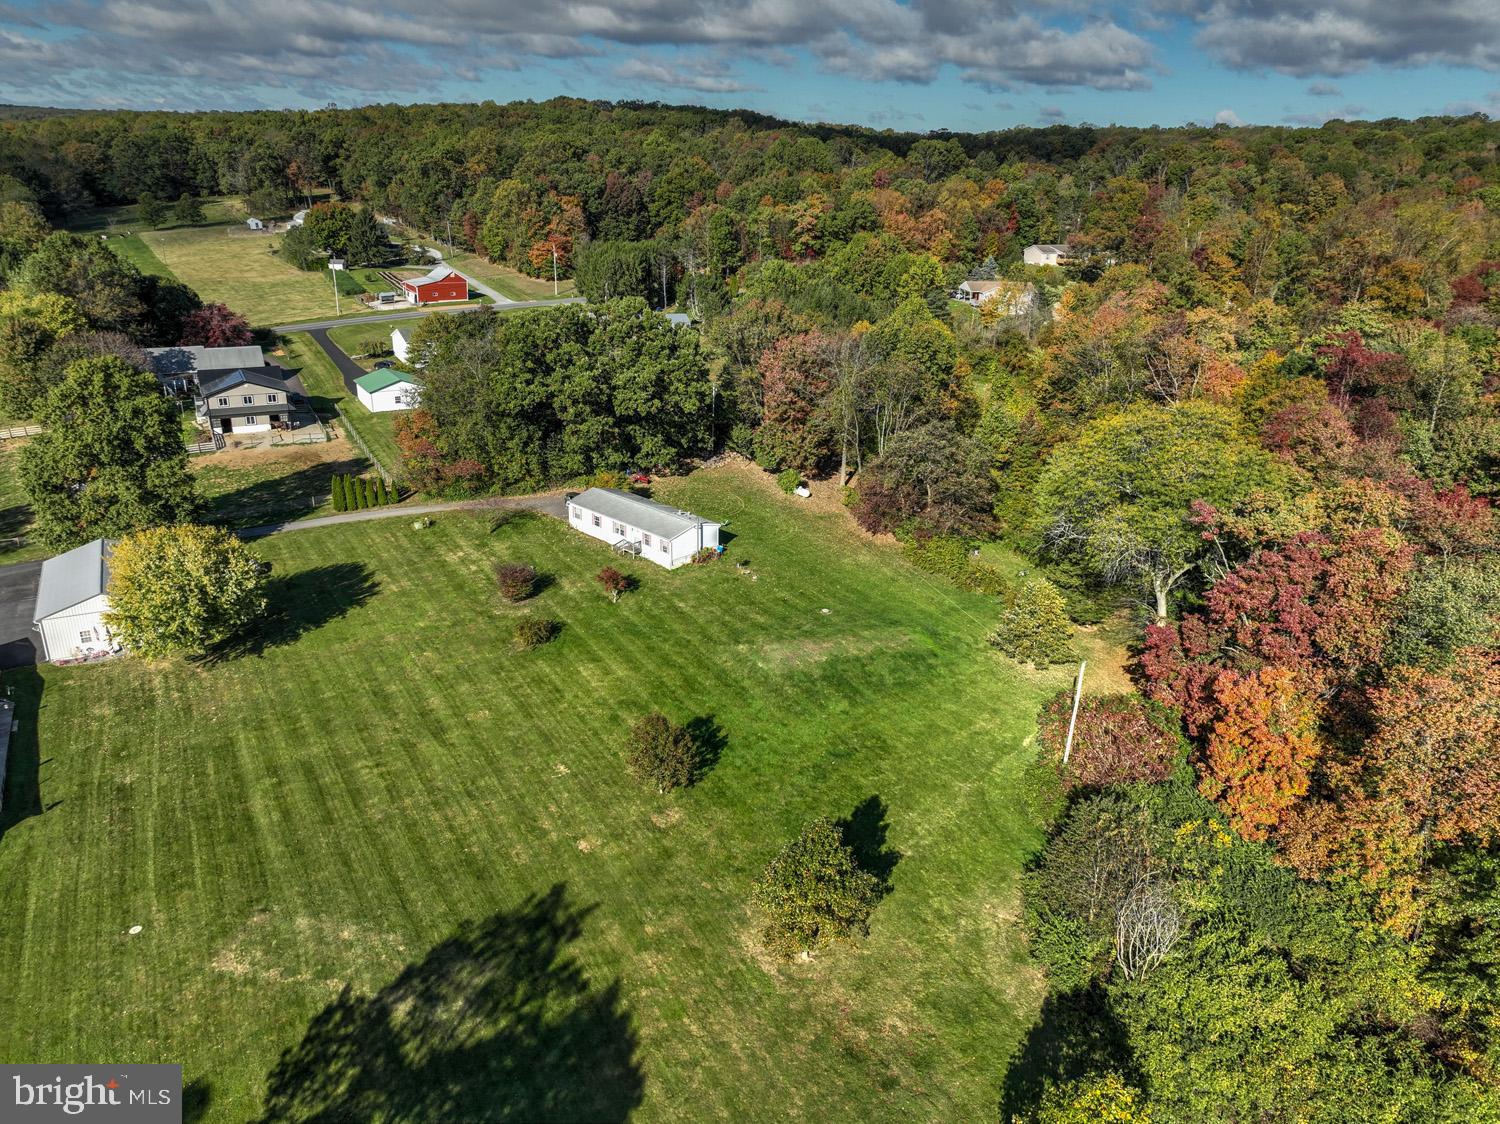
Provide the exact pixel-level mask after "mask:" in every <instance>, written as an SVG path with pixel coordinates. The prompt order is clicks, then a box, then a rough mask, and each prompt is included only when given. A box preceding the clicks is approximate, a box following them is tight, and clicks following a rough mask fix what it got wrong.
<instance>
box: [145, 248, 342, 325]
mask: <svg viewBox="0 0 1500 1124" xmlns="http://www.w3.org/2000/svg"><path fill="white" fill-rule="evenodd" d="M238 229H239V228H235V227H224V226H195V227H184V228H182V229H178V230H148V231H146V232H145V233H144V234H142V235H141V236H140V237H141V239H142V240H143V241H144V242H145V244H146V246H147V247H148V248H149V249H150V250H151V251H152V252H153V253H154V254H155V255H156V256H157V258H159V259H160V260H161V261H162V263H163V264H165V265H166V267H167V268H168V269H170V270H171V271H172V272H173V274H175V275H176V276H177V278H178V280H180V281H181V282H182V283H183V284H184V285H187V286H189V287H191V288H192V289H193V290H194V291H195V292H196V293H197V294H198V295H199V296H200V297H202V298H203V299H204V300H205V301H222V302H223V303H224V304H227V305H228V306H229V307H230V308H232V309H234V310H235V311H236V312H238V313H240V314H241V315H242V316H244V317H245V318H246V319H247V320H249V321H250V323H251V324H254V325H257V326H260V325H273V324H286V323H291V322H293V321H297V320H311V319H317V318H319V317H327V318H332V317H333V315H334V302H333V286H332V285H331V284H330V283H329V281H328V279H327V275H326V274H325V273H306V272H304V271H302V270H300V269H296V268H294V267H292V266H291V265H289V264H287V263H286V262H285V261H283V260H282V259H281V258H279V257H277V256H275V254H273V253H272V252H271V251H272V249H273V248H274V247H275V246H277V245H279V244H280V241H281V239H280V237H279V236H277V235H254V234H239V233H234V234H231V233H230V232H231V231H232V230H234V231H237V230H238ZM348 303H350V302H345V307H344V311H345V312H348V311H349V308H348Z"/></svg>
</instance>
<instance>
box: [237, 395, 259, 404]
mask: <svg viewBox="0 0 1500 1124" xmlns="http://www.w3.org/2000/svg"><path fill="white" fill-rule="evenodd" d="M240 401H241V402H243V403H244V404H245V405H247V406H253V405H255V395H253V394H246V395H245V396H244V397H242V398H241V399H240Z"/></svg>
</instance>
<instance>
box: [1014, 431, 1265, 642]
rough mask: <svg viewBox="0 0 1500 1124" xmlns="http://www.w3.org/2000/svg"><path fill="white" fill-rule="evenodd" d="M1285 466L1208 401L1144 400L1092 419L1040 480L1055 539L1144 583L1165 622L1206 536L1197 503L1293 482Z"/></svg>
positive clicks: (1112, 573)
mask: <svg viewBox="0 0 1500 1124" xmlns="http://www.w3.org/2000/svg"><path fill="white" fill-rule="evenodd" d="M1285 478H1286V471H1285V470H1284V469H1282V468H1281V467H1280V466H1278V465H1277V464H1276V463H1275V462H1273V460H1272V459H1271V457H1270V456H1269V455H1268V454H1267V453H1266V452H1265V451H1264V450H1262V449H1260V448H1259V447H1258V446H1257V445H1255V443H1254V442H1253V441H1251V440H1249V439H1248V438H1247V436H1246V435H1245V434H1244V433H1243V432H1242V431H1241V429H1240V426H1239V424H1238V422H1237V419H1236V417H1235V415H1234V414H1233V413H1231V412H1230V411H1229V410H1227V409H1225V408H1223V407H1221V406H1216V405H1212V404H1210V403H1207V402H1185V403H1182V404H1180V405H1176V406H1149V405H1140V406H1134V407H1131V408H1130V409H1127V410H1124V411H1122V412H1120V413H1118V414H1112V415H1110V416H1108V417H1104V418H1101V419H1099V420H1097V421H1094V422H1092V423H1090V424H1089V425H1087V426H1085V427H1084V429H1083V430H1082V431H1081V432H1080V433H1079V434H1078V436H1077V437H1076V438H1074V439H1073V440H1072V441H1070V442H1068V443H1067V444H1065V445H1062V446H1061V447H1059V448H1058V450H1057V451H1056V452H1055V453H1054V454H1053V455H1052V459H1051V460H1050V461H1049V463H1048V465H1047V467H1046V469H1045V470H1044V471H1043V473H1042V478H1041V480H1040V482H1039V484H1038V486H1037V510H1038V513H1039V517H1040V519H1041V523H1042V527H1041V529H1042V532H1043V534H1044V536H1045V539H1046V542H1047V544H1048V547H1049V548H1050V549H1051V550H1052V551H1053V552H1054V553H1056V554H1071V555H1075V556H1077V557H1078V558H1080V559H1081V560H1082V561H1083V562H1084V563H1085V564H1086V565H1087V566H1088V567H1089V568H1090V569H1091V570H1093V571H1094V572H1095V573H1096V574H1097V575H1098V576H1099V577H1100V578H1102V579H1104V580H1105V581H1108V582H1124V581H1140V582H1142V583H1143V584H1144V585H1145V586H1146V588H1147V589H1148V590H1149V592H1150V596H1151V604H1152V607H1153V608H1154V609H1155V612H1156V616H1157V619H1158V620H1163V619H1165V618H1166V616H1167V607H1168V598H1169V597H1170V595H1171V593H1172V591H1173V589H1175V588H1176V587H1177V585H1178V584H1179V583H1180V582H1181V581H1182V580H1183V579H1184V578H1185V577H1186V576H1187V575H1188V574H1189V573H1191V572H1192V570H1193V567H1194V566H1195V565H1196V563H1197V562H1198V560H1199V559H1200V558H1201V557H1202V555H1203V553H1204V551H1205V549H1206V548H1207V544H1206V543H1205V541H1204V538H1203V535H1202V532H1201V531H1200V530H1199V529H1198V528H1196V527H1194V526H1193V525H1192V523H1191V522H1190V521H1189V518H1190V515H1191V511H1190V505H1191V504H1192V503H1193V501H1194V500H1203V501H1206V502H1208V503H1212V504H1216V505H1220V504H1228V503H1230V502H1232V501H1233V500H1236V499H1240V498H1242V497H1244V496H1247V495H1249V494H1250V493H1251V492H1254V491H1257V490H1271V489H1277V488H1281V487H1284V486H1285Z"/></svg>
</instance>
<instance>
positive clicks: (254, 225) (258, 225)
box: [245, 215, 266, 230]
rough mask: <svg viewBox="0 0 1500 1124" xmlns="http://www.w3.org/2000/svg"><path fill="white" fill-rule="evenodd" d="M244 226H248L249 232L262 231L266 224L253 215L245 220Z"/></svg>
mask: <svg viewBox="0 0 1500 1124" xmlns="http://www.w3.org/2000/svg"><path fill="white" fill-rule="evenodd" d="M245 225H246V226H248V227H249V228H250V229H251V230H264V229H265V228H266V224H265V223H264V222H262V221H261V220H260V219H258V218H255V217H254V216H253V215H252V216H251V217H250V218H248V219H246V220H245Z"/></svg>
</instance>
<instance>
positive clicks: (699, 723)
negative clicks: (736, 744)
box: [683, 714, 729, 783]
mask: <svg viewBox="0 0 1500 1124" xmlns="http://www.w3.org/2000/svg"><path fill="white" fill-rule="evenodd" d="M683 729H685V730H686V731H687V732H688V737H690V738H692V739H693V751H694V754H695V760H694V767H693V781H694V783H696V782H698V781H701V780H702V779H703V777H704V776H705V775H706V774H707V773H708V772H709V770H711V769H712V768H713V767H714V766H715V765H717V764H718V763H719V758H720V757H722V756H723V754H724V750H725V748H727V747H728V745H729V738H728V737H726V736H725V734H724V727H723V726H720V725H719V723H718V720H717V719H716V718H714V716H713V715H712V714H700V715H699V716H698V717H697V718H689V719H688V720H687V724H686V725H685V726H684V727H683Z"/></svg>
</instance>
